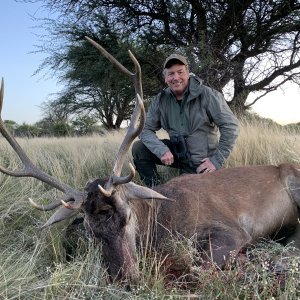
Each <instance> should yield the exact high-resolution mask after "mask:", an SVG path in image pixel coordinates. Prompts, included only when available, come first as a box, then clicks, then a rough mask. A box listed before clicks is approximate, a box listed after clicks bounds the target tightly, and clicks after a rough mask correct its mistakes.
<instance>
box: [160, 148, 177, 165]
mask: <svg viewBox="0 0 300 300" xmlns="http://www.w3.org/2000/svg"><path fill="white" fill-rule="evenodd" d="M160 160H161V162H162V163H163V164H165V165H166V166H170V165H172V164H173V162H174V156H173V154H172V152H171V151H167V152H166V153H165V154H164V155H163V156H162V157H161V158H160Z"/></svg>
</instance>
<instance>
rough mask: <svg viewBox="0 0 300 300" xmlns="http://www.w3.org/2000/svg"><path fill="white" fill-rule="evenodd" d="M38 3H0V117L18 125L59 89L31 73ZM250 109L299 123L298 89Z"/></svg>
mask: <svg viewBox="0 0 300 300" xmlns="http://www.w3.org/2000/svg"><path fill="white" fill-rule="evenodd" d="M40 5H41V4H40V3H35V4H34V3H22V2H15V1H14V0H1V6H0V28H1V30H0V40H1V46H0V77H4V80H5V95H4V105H3V109H2V118H3V119H4V120H7V119H9V120H13V121H15V122H17V123H18V124H22V123H23V122H25V123H29V124H32V123H35V122H37V121H39V120H40V119H42V115H41V111H40V109H39V105H40V104H41V103H42V102H44V101H46V100H48V99H49V97H51V94H52V93H55V92H57V91H59V90H60V89H62V87H61V86H59V85H57V80H56V78H50V79H49V78H43V77H42V75H39V74H38V75H35V76H33V73H34V71H35V70H36V69H37V68H38V67H39V65H40V64H41V62H42V60H43V58H45V56H44V55H43V54H37V53H30V52H32V51H35V50H36V48H35V46H34V45H36V44H38V37H37V36H36V34H38V33H40V32H39V30H40V29H38V28H34V26H35V25H36V23H35V22H34V21H33V20H32V18H31V16H32V15H37V16H39V17H41V13H42V12H41V10H39V8H40ZM254 111H255V112H257V113H258V114H260V115H261V116H263V117H267V118H271V119H274V120H275V121H277V122H279V123H281V124H285V123H292V122H300V91H299V89H298V87H297V86H295V85H290V84H287V85H285V86H284V91H277V92H273V93H271V94H270V95H269V96H266V97H265V98H263V99H261V100H260V101H258V102H257V104H256V105H255V106H254Z"/></svg>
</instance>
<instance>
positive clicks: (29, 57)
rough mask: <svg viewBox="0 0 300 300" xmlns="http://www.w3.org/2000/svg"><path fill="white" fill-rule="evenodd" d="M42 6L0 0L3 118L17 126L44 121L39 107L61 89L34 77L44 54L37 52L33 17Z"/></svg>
mask: <svg viewBox="0 0 300 300" xmlns="http://www.w3.org/2000/svg"><path fill="white" fill-rule="evenodd" d="M39 6H40V4H33V3H29V4H28V3H21V2H15V1H14V0H1V6H0V28H1V31H0V40H1V46H0V77H3V78H4V83H5V89H4V92H5V94H4V104H3V109H2V118H3V119H4V120H6V119H9V120H13V121H15V122H17V123H18V124H22V123H23V122H26V123H34V122H36V121H38V120H40V119H42V115H41V111H40V109H39V107H38V106H39V105H40V104H41V103H42V102H44V101H46V100H47V99H48V97H49V95H51V93H55V92H56V91H58V90H59V89H60V88H61V87H59V86H57V85H56V82H57V81H56V79H55V78H53V79H45V78H43V76H42V74H38V75H35V76H33V73H34V72H35V70H37V68H38V67H39V65H40V64H41V62H42V60H43V58H44V57H45V56H44V55H43V54H37V53H34V54H33V53H31V52H32V51H35V50H37V49H36V48H35V46H34V45H36V44H37V43H38V37H37V36H36V34H37V33H41V31H39V29H38V28H34V26H35V25H36V23H35V22H34V21H33V20H32V18H31V16H32V15H36V14H38V15H40V13H39V11H38V8H39Z"/></svg>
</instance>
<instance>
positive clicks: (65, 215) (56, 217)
mask: <svg viewBox="0 0 300 300" xmlns="http://www.w3.org/2000/svg"><path fill="white" fill-rule="evenodd" d="M76 214H78V211H77V210H72V209H68V208H66V207H60V208H59V209H58V210H57V211H56V212H55V213H54V214H53V215H52V216H51V217H50V218H49V220H48V221H47V222H46V223H45V224H44V225H43V226H41V227H40V229H44V228H46V227H48V226H50V225H52V224H54V223H57V222H60V221H62V220H65V219H69V218H71V217H74V216H75V215H76Z"/></svg>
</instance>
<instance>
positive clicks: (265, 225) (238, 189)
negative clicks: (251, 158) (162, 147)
mask: <svg viewBox="0 0 300 300" xmlns="http://www.w3.org/2000/svg"><path fill="white" fill-rule="evenodd" d="M299 170H300V166H296V165H291V164H281V165H279V166H247V167H237V168H228V169H222V170H219V171H216V172H213V173H209V174H205V175H204V174H203V175H197V174H195V175H185V176H180V177H176V178H174V179H172V180H170V181H168V182H167V183H165V184H163V185H160V186H157V187H156V188H155V191H156V192H158V193H159V194H157V195H152V196H151V195H150V194H151V192H153V191H152V190H150V189H148V188H146V187H142V186H138V185H135V184H133V183H126V184H123V185H120V186H118V187H117V188H116V190H115V191H114V193H113V194H112V196H111V197H105V196H103V195H102V194H101V193H100V192H99V190H98V189H97V185H98V184H99V183H100V184H101V185H103V186H104V184H105V183H104V182H100V181H96V182H93V183H92V184H90V185H89V186H88V188H87V191H88V197H87V201H86V202H85V204H84V206H83V208H84V212H85V220H86V224H87V228H89V229H90V231H91V232H92V233H93V235H94V236H95V238H96V239H97V240H99V241H102V242H104V249H105V253H104V256H105V259H106V261H107V263H108V265H109V269H110V273H111V275H112V276H114V277H116V276H117V277H119V278H124V277H128V276H131V275H132V274H133V273H134V272H135V271H136V265H135V254H136V253H135V240H136V236H135V233H136V231H137V229H139V237H140V236H143V237H146V235H147V232H148V230H149V228H150V229H151V230H152V241H153V244H154V245H155V246H156V247H158V246H159V245H160V244H161V242H162V241H165V239H166V238H167V236H168V234H169V233H170V232H171V233H175V232H177V233H179V234H181V235H183V236H185V237H187V238H189V237H191V236H193V235H195V234H197V240H198V248H199V250H200V251H204V252H205V253H206V254H207V257H209V259H212V260H213V261H214V262H216V263H217V264H218V265H219V266H223V265H224V264H225V263H226V260H227V259H228V257H229V255H230V253H231V252H232V251H235V252H239V251H240V250H241V249H243V248H244V247H246V246H248V245H252V244H255V243H256V242H257V241H258V240H259V239H260V238H269V237H272V238H273V239H275V240H280V241H284V242H291V241H293V242H294V246H296V247H298V248H299V249H300V225H299V214H298V210H299V207H300V203H299V199H300V171H299ZM137 191H138V192H137ZM141 191H143V194H141ZM148 193H150V194H149V195H150V196H149V195H148ZM158 195H161V198H160V197H159V196H158ZM163 196H165V197H166V198H168V199H174V200H175V202H172V201H167V200H163ZM151 197H152V198H153V199H155V200H153V201H151V204H150V205H149V204H146V202H145V201H142V200H143V199H146V200H147V202H149V199H150V198H151ZM157 199H158V200H157ZM135 220H136V221H135Z"/></svg>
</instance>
